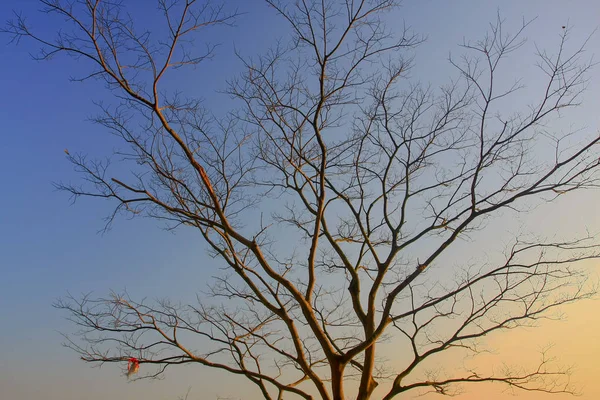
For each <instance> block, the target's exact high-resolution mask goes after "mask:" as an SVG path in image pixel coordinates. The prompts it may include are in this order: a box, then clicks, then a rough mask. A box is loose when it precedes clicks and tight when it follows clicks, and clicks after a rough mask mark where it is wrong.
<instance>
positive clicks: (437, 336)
mask: <svg viewBox="0 0 600 400" xmlns="http://www.w3.org/2000/svg"><path fill="white" fill-rule="evenodd" d="M266 2H267V3H268V4H269V5H270V6H271V7H272V9H274V10H275V12H276V13H277V15H278V16H279V18H283V19H284V20H285V21H286V22H287V26H288V28H289V32H290V40H288V41H286V40H282V41H280V42H278V44H277V45H276V46H274V47H273V48H272V49H271V50H270V51H269V52H267V53H265V54H262V55H258V56H254V57H250V58H246V57H244V56H242V55H239V60H240V63H241V64H242V65H243V67H244V72H243V73H242V74H241V75H240V76H238V77H236V78H233V79H232V80H231V81H230V82H229V83H228V89H227V94H229V95H230V96H231V97H232V98H233V99H234V100H236V101H237V104H238V105H239V107H237V108H236V109H235V110H233V111H232V112H231V113H229V114H228V115H226V116H225V117H216V116H214V114H213V113H211V111H210V110H207V109H206V108H204V107H203V106H202V103H201V102H200V101H199V100H196V99H193V98H192V99H190V98H184V97H183V96H181V95H177V94H176V93H175V92H173V91H170V90H169V89H170V88H169V87H168V86H167V85H164V84H163V81H164V76H165V74H167V73H168V72H169V71H171V70H176V69H178V68H183V67H186V66H193V65H196V64H198V63H201V62H202V61H203V60H205V59H207V58H208V57H211V56H212V54H213V50H214V48H213V47H210V46H208V47H202V48H200V46H197V45H195V42H194V38H195V37H197V36H198V35H201V34H202V32H204V30H205V29H209V28H211V27H213V26H218V25H230V24H232V23H233V22H234V21H235V19H236V18H238V17H239V15H238V14H237V12H235V11H233V12H232V11H229V9H228V8H227V7H225V6H221V5H216V4H213V3H210V2H204V1H194V0H186V1H176V0H159V1H158V2H157V3H158V6H159V11H160V13H161V15H162V21H163V23H164V25H163V26H162V27H161V28H160V29H161V30H160V31H161V32H162V33H164V35H163V36H162V37H160V38H158V37H157V35H156V34H154V33H153V32H150V31H139V30H138V28H137V25H136V24H135V23H134V18H133V17H132V16H131V15H130V14H128V13H127V9H126V7H125V2H119V1H101V0H80V1H66V0H65V1H63V0H41V1H40V3H42V4H43V5H44V6H45V7H46V8H45V11H46V12H48V13H49V14H58V15H59V16H60V17H61V18H62V19H63V20H66V22H65V23H66V24H67V27H68V28H67V29H64V30H61V31H60V32H59V33H58V35H57V36H56V38H54V39H49V38H46V37H44V36H38V35H37V34H36V30H35V29H34V28H30V27H29V26H28V25H27V24H26V22H25V20H24V19H23V18H22V17H20V16H17V17H16V18H15V19H14V20H13V21H9V23H8V25H7V26H6V27H5V29H4V30H5V32H8V33H10V34H12V37H13V38H14V39H15V40H17V41H18V40H20V39H29V40H33V41H35V42H37V43H39V44H40V45H41V46H42V51H41V53H40V54H39V58H40V59H48V58H50V57H52V56H54V55H55V54H59V53H66V54H68V55H71V56H73V57H75V58H76V59H78V60H80V61H86V62H87V63H88V64H86V65H90V66H91V69H90V70H89V74H87V75H85V76H81V77H77V78H76V79H78V80H86V79H101V80H104V82H106V86H107V88H108V89H109V90H111V91H112V93H113V94H114V96H115V98H116V99H117V100H118V103H117V104H116V105H113V106H102V107H101V112H100V114H99V115H98V117H97V118H96V119H95V122H97V123H98V124H101V125H102V126H104V127H105V128H106V129H107V131H109V132H111V133H112V134H114V135H116V136H117V137H118V138H119V139H120V140H121V143H122V148H121V149H120V150H119V151H118V152H117V154H116V156H118V159H119V160H121V162H122V163H124V165H125V166H128V167H129V170H130V171H131V174H128V175H123V176H119V175H114V174H113V170H112V169H111V168H110V164H109V163H108V162H105V161H97V160H93V159H90V158H88V157H86V156H84V155H79V154H72V153H70V152H69V151H66V153H67V157H68V159H69V161H70V162H72V163H73V164H74V165H75V167H76V169H77V170H78V171H79V172H81V174H82V176H83V184H82V185H71V184H59V185H58V187H59V188H60V189H62V190H65V191H67V192H69V193H71V194H72V195H73V196H74V197H75V198H77V197H81V196H87V197H98V198H103V199H109V200H111V201H112V202H113V204H115V209H114V213H113V214H112V215H110V216H109V218H108V221H107V225H110V223H111V222H112V221H113V219H114V218H115V216H117V215H118V214H119V213H121V212H123V213H131V214H135V215H145V216H151V217H153V218H156V219H159V220H164V221H166V222H167V223H168V225H169V227H171V228H176V227H179V226H181V225H184V226H187V227H192V228H195V229H197V230H198V231H199V232H200V233H201V235H202V237H203V238H204V242H205V244H206V245H207V247H208V248H209V251H210V252H211V254H212V255H214V256H215V257H216V259H218V260H220V262H222V263H225V265H226V266H227V269H226V270H227V272H226V274H225V275H224V276H222V277H220V278H216V279H215V281H214V282H213V283H212V286H211V289H210V290H211V294H212V295H213V296H212V297H213V298H212V299H210V300H209V299H204V298H199V299H198V303H197V304H191V305H182V304H179V303H174V302H169V301H159V302H156V303H148V302H137V301H135V300H133V299H131V298H129V297H128V296H127V295H126V294H117V293H114V294H112V295H111V296H109V297H107V298H99V299H97V298H91V297H89V296H84V297H83V298H69V299H65V300H61V301H59V302H58V304H57V306H58V307H59V308H63V309H65V310H67V311H68V312H69V315H70V318H71V319H72V321H73V322H74V323H75V324H76V325H77V326H78V327H79V328H80V330H79V331H78V333H77V335H76V337H73V338H70V339H69V346H70V347H72V348H73V349H74V350H75V351H76V352H78V353H79V354H80V355H81V357H82V358H83V359H84V360H85V361H88V362H93V363H106V362H112V363H126V362H127V359H128V358H129V357H132V356H133V357H136V358H137V360H139V364H140V365H141V370H142V371H146V373H148V375H147V376H159V375H160V374H162V373H163V372H164V371H165V370H166V368H167V367H170V366H174V365H178V364H187V363H196V364H200V365H203V366H206V367H211V368H216V369H220V370H223V372H224V373H230V374H234V375H239V376H241V377H245V378H246V379H248V380H249V381H250V382H252V383H253V384H254V385H256V387H257V388H258V390H259V392H260V393H261V394H262V396H263V397H264V398H265V399H283V398H286V399H287V398H304V399H316V398H319V399H323V400H343V399H346V398H356V399H357V400H366V399H369V398H374V395H373V393H374V390H375V389H376V388H377V387H378V385H380V384H381V386H380V387H379V389H378V391H380V393H382V394H381V398H384V399H386V400H387V399H392V398H404V397H402V396H403V395H404V394H405V393H412V392H413V391H414V390H425V391H427V390H429V391H434V392H438V393H441V394H451V393H452V392H453V388H455V387H456V385H458V384H464V383H469V382H502V383H505V384H507V385H510V386H512V387H515V388H520V389H524V390H535V391H547V392H551V393H554V392H571V391H572V390H573V388H572V387H571V386H569V384H568V381H567V380H564V379H563V378H564V376H565V374H566V373H567V372H568V370H564V369H560V368H555V367H554V365H553V364H552V363H550V362H549V359H548V358H547V357H544V358H543V359H542V361H541V363H540V364H539V366H538V368H537V369H534V370H531V371H512V370H506V371H503V372H502V373H501V374H498V375H485V374H483V373H481V372H479V371H476V370H467V371H460V369H458V370H457V371H456V374H454V375H449V376H437V375H434V374H426V375H423V374H422V373H421V372H419V371H420V370H419V368H420V367H421V366H422V365H423V364H424V363H426V362H427V361H429V360H430V359H434V358H435V357H436V355H438V354H440V353H441V352H444V351H446V350H449V349H452V348H461V349H463V350H464V351H465V352H467V353H474V354H476V353H477V352H478V351H479V348H478V346H477V344H478V343H479V340H481V339H482V338H483V337H484V336H486V335H487V334H489V333H492V332H495V331H503V330H507V329H511V328H514V327H517V326H522V325H529V324H533V323H535V322H536V321H537V320H539V319H541V318H546V317H548V316H550V315H551V313H550V312H551V311H552V310H553V309H555V308H556V307H559V306H561V305H564V304H568V303H572V302H574V301H577V300H580V299H583V298H587V297H589V296H591V295H592V294H593V293H594V288H590V287H588V286H586V275H585V274H584V273H583V272H581V270H579V269H577V268H575V267H574V266H573V264H575V263H576V262H578V261H582V260H585V259H589V258H596V257H598V247H597V242H596V240H595V239H594V238H593V237H591V236H590V237H584V238H574V239H573V240H570V241H564V242H556V241H554V242H544V241H532V242H526V241H524V240H522V239H519V238H517V239H515V242H514V245H513V246H512V247H510V248H509V249H508V251H507V252H506V254H505V258H504V260H503V261H502V262H500V263H498V264H497V265H496V264H495V265H484V266H477V268H471V269H465V270H464V271H462V272H458V271H457V272H455V276H456V278H455V279H454V280H453V281H452V282H444V283H443V284H439V282H438V284H435V285H434V284H432V279H433V278H432V277H431V276H430V275H428V274H427V273H426V272H427V271H428V270H429V269H431V268H433V266H437V267H439V268H445V269H448V268H451V266H450V265H445V264H443V261H444V254H445V252H446V250H447V249H448V248H450V247H452V246H453V245H454V244H455V243H456V242H457V240H458V239H459V238H462V237H465V235H468V233H469V232H473V231H475V230H478V229H482V228H484V227H485V223H484V222H485V220H486V217H488V216H491V215H494V214H496V213H498V212H500V211H502V210H515V211H516V210H518V209H519V207H522V206H524V205H527V204H529V203H528V202H529V201H530V200H529V199H538V200H539V199H542V200H545V201H552V200H553V199H554V198H556V197H557V196H559V195H562V194H565V193H567V192H570V191H575V190H580V189H585V188H595V187H597V186H598V178H599V174H598V172H599V169H598V167H599V158H598V141H599V140H600V137H599V136H598V134H597V133H595V134H592V135H587V136H585V137H583V138H580V137H578V138H577V139H578V140H577V141H576V144H575V145H573V144H572V142H571V143H570V146H565V145H564V143H565V140H566V138H565V137H561V136H559V135H555V136H552V135H549V134H547V133H546V134H545V136H544V135H542V133H541V131H540V129H539V127H540V126H543V125H544V124H547V123H549V122H550V121H551V120H552V118H554V116H555V115H556V114H557V113H559V112H563V111H565V112H566V111H568V109H569V108H572V107H574V106H577V105H578V104H579V101H580V97H581V94H582V92H583V90H584V89H585V84H586V80H587V73H588V71H589V69H590V68H591V67H592V65H591V63H590V62H587V61H586V59H585V58H584V54H583V53H584V46H582V47H576V48H574V49H573V48H572V47H571V46H569V45H568V41H567V39H568V36H569V29H568V28H565V29H563V30H562V33H561V35H560V38H559V42H558V48H557V50H556V51H554V52H552V53H547V52H545V51H543V50H541V49H540V50H538V53H537V59H538V66H539V69H540V71H541V72H540V73H541V74H542V75H543V78H544V80H545V85H544V86H543V87H541V88H540V90H539V95H538V97H537V98H532V99H530V103H529V107H528V108H525V109H523V110H522V111H521V112H518V113H509V114H507V113H503V112H502V110H501V109H500V107H499V106H498V105H499V104H502V102H505V101H506V100H507V99H511V98H513V97H514V96H520V93H521V92H520V89H521V84H520V83H519V82H518V81H517V83H515V85H514V86H512V87H508V88H499V87H497V82H498V79H499V77H501V76H502V74H503V73H504V71H505V70H507V69H510V65H507V62H506V59H507V57H508V56H510V55H511V53H513V52H515V51H517V50H518V49H519V48H520V47H521V46H522V45H523V44H524V39H523V37H524V36H523V35H524V31H525V30H526V28H527V25H528V23H526V22H524V23H523V25H522V26H521V28H520V29H518V30H517V31H516V32H515V33H513V34H507V33H506V32H505V31H503V21H502V20H501V19H500V18H498V20H497V21H495V22H494V23H492V24H491V25H490V29H489V32H488V34H487V35H486V36H485V37H484V38H483V39H482V40H479V41H476V42H465V43H464V44H463V45H462V49H463V50H464V56H463V57H461V58H457V59H454V58H453V59H450V65H451V66H452V67H453V68H454V70H455V71H456V79H455V80H453V81H451V82H449V83H448V84H447V85H445V86H442V87H440V88H432V87H425V86H423V85H421V84H418V83H415V82H411V81H409V80H408V79H407V74H408V71H410V69H411V67H412V64H413V61H412V58H411V54H412V53H411V51H412V49H413V48H415V47H416V46H418V45H419V44H420V43H421V42H422V40H423V38H422V37H420V36H418V35H416V34H413V33H411V32H410V30H408V29H403V30H400V31H397V30H395V29H391V27H390V26H387V25H386V23H385V17H386V15H387V14H386V13H388V12H389V11H390V10H393V9H395V8H396V7H397V6H398V4H397V2H396V1H395V0H352V1H351V0H345V1H335V2H334V1H325V0H321V1H318V0H299V1H295V2H286V1H276V0H266ZM540 140H543V141H545V143H546V148H548V146H547V144H548V143H551V144H552V146H553V149H552V153H551V154H550V153H548V154H545V155H541V154H540V150H539V148H536V146H537V145H538V143H539V141H540ZM119 169H120V170H123V168H122V167H121V168H119ZM415 249H419V251H416V250H415ZM196 338H201V339H203V340H202V343H209V344H207V345H206V346H205V347H202V348H195V347H194V346H195V345H194V343H196ZM382 340H393V341H395V343H396V342H397V343H398V348H399V349H401V350H402V352H403V353H402V357H403V363H402V365H400V367H399V368H396V366H395V365H394V367H392V366H389V365H386V364H385V363H384V362H383V361H382V359H381V357H380V354H378V352H377V350H378V343H380V342H381V341H382ZM151 366H154V367H156V368H155V369H152V368H149V367H151ZM150 370H152V372H147V371H150ZM352 382H354V383H352ZM349 388H352V389H349ZM382 388H383V389H382ZM345 389H346V391H345Z"/></svg>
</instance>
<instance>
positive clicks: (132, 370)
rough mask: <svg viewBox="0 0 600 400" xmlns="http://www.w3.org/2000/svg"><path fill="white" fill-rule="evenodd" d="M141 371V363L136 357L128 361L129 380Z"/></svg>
mask: <svg viewBox="0 0 600 400" xmlns="http://www.w3.org/2000/svg"><path fill="white" fill-rule="evenodd" d="M139 370H140V361H139V360H138V359H137V358H135V357H131V358H129V360H127V377H128V378H129V377H130V376H131V375H134V374H137V373H138V371H139Z"/></svg>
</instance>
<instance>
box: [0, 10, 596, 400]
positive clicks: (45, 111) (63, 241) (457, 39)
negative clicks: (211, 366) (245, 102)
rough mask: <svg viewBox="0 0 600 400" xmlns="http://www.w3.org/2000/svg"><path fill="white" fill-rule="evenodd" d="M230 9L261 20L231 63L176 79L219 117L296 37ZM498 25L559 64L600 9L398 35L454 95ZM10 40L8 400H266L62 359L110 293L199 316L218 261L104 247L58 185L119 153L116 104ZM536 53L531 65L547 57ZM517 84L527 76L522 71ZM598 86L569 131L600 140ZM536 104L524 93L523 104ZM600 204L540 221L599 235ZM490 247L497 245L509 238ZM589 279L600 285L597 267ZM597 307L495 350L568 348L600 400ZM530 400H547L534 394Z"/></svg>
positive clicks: (91, 217) (239, 43) (475, 15)
mask: <svg viewBox="0 0 600 400" xmlns="http://www.w3.org/2000/svg"><path fill="white" fill-rule="evenodd" d="M125 3H127V4H128V5H129V4H130V5H131V7H132V10H136V11H135V13H134V18H139V19H140V20H144V19H146V18H155V16H153V15H154V11H155V8H154V2H153V0H126V1H125ZM228 3H229V4H230V5H232V6H234V7H238V8H239V10H240V11H243V12H245V13H246V14H245V15H243V16H241V17H240V18H239V20H238V23H237V26H236V27H235V28H227V29H221V28H220V29H216V30H214V31H211V33H210V34H209V35H208V36H207V37H206V40H208V41H212V42H217V43H220V44H221V46H220V47H219V49H218V51H217V56H216V57H215V58H214V60H212V61H210V62H208V63H206V64H203V65H202V66H200V67H199V68H197V69H195V70H189V71H187V72H183V73H182V74H181V75H178V76H176V75H173V78H172V79H171V84H172V85H173V87H177V86H178V85H179V86H181V87H185V88H186V90H189V91H191V92H194V91H197V92H198V93H202V96H203V97H204V98H205V99H206V102H207V104H209V105H210V107H211V108H213V109H216V110H219V109H222V110H225V109H227V107H230V104H229V100H228V98H227V97H226V96H224V95H219V94H216V91H218V90H220V89H223V88H224V87H225V80H226V79H228V78H231V77H232V76H234V75H235V74H236V73H239V71H240V69H241V65H240V63H239V62H238V61H237V60H236V58H235V57H234V56H233V50H234V48H237V49H238V50H239V51H241V53H242V54H244V55H252V54H256V53H258V52H261V51H264V50H265V49H267V48H268V47H269V46H270V45H272V44H273V43H274V40H275V39H276V38H278V37H285V35H287V33H288V31H287V30H286V27H285V25H284V23H283V21H282V20H281V18H277V17H276V16H275V15H274V12H273V10H271V9H268V8H267V7H265V5H264V3H263V2H262V1H261V0H246V1H244V0H233V1H229V2H228ZM150 5H152V6H150ZM38 8H39V4H38V2H37V1H36V0H1V1H0V20H6V19H9V18H10V17H11V13H12V10H20V11H22V12H23V13H24V14H25V15H27V16H28V18H29V21H30V22H31V25H32V26H33V27H34V28H35V29H37V30H39V31H44V32H52V31H55V30H56V29H57V28H58V27H59V25H60V21H59V20H57V19H49V18H47V16H45V15H43V14H39V13H37V12H36V10H37V9H38ZM498 9H499V10H500V12H501V14H502V15H503V16H504V17H506V19H507V21H508V23H509V26H513V27H514V26H517V25H518V24H519V22H520V21H521V18H523V17H524V18H526V19H531V18H534V17H537V20H536V21H535V22H534V23H533V24H532V25H531V27H530V28H529V29H528V31H527V34H526V36H527V37H528V38H529V40H530V44H533V43H534V42H536V43H540V45H542V46H545V47H548V48H552V46H553V44H556V43H557V39H558V35H559V33H560V30H561V26H562V25H569V26H572V27H573V41H574V42H577V41H579V42H581V41H583V40H584V39H585V37H586V36H587V35H589V34H590V33H592V31H593V30H594V29H596V28H597V27H598V24H600V1H597V0H570V1H569V0H527V1H523V0H502V1H499V0H493V1H491V0H490V1H480V0H470V1H469V0H453V1H448V0H419V1H417V0H412V1H411V0H406V1H405V2H404V6H403V7H402V8H401V9H400V10H398V11H396V12H395V14H394V15H393V16H391V18H390V21H392V22H393V23H396V22H397V23H398V25H399V26H401V24H403V23H406V24H407V25H408V26H410V27H412V28H413V29H414V30H415V31H416V32H418V33H422V34H425V35H427V37H428V40H427V42H426V43H425V44H424V45H423V46H421V47H420V48H419V50H418V51H417V53H416V59H415V60H416V66H415V69H414V71H413V75H414V77H415V78H420V79H422V80H424V81H425V82H428V81H429V82H431V83H433V84H439V83H441V82H442V81H443V80H444V79H445V78H446V77H448V76H449V75H450V69H449V67H448V63H447V62H446V58H447V56H448V52H449V51H452V52H453V54H458V53H460V49H458V47H457V44H459V43H461V42H462V40H463V37H465V38H473V39H477V38H480V37H481V36H482V34H483V33H484V32H485V30H486V28H487V23H488V22H489V21H492V20H494V19H495V17H496V12H497V10H498ZM392 25H393V24H392ZM8 39H9V38H8V37H6V36H0V43H1V45H0V93H1V96H0V121H1V124H0V188H1V189H0V399H2V400H29V399H44V400H59V399H60V400H76V399H90V400H101V399H108V398H138V399H142V398H143V399H148V400H163V399H165V400H167V399H175V398H177V396H179V395H183V394H185V392H186V391H187V389H188V387H191V388H192V390H191V394H190V399H214V398H215V397H216V395H217V394H219V395H223V396H232V398H242V399H245V400H254V399H258V398H259V397H258V396H257V395H253V394H250V393H253V392H247V391H245V388H247V386H246V384H245V383H244V382H243V381H242V380H231V379H232V378H230V377H228V376H223V375H222V374H220V373H215V372H213V371H210V370H207V369H203V368H200V367H183V368H181V369H176V368H175V369H172V370H171V371H170V372H168V373H167V376H166V379H165V380H162V381H141V382H135V383H127V382H126V380H125V379H124V378H123V377H122V376H121V371H120V370H119V369H118V368H117V367H116V366H114V365H107V366H105V367H103V368H90V367H89V365H87V364H85V363H83V362H82V361H80V360H78V359H77V357H76V355H75V354H74V353H73V352H71V351H69V350H68V349H65V348H63V347H61V341H62V337H61V336H60V334H59V332H69V331H70V330H72V329H73V327H72V326H70V325H69V324H68V323H67V322H66V321H65V319H64V317H65V316H64V315H63V314H61V313H60V312H59V311H58V310H55V309H53V308H52V306H51V304H52V302H53V301H54V300H55V299H57V298H58V297H60V296H63V295H65V294H66V293H67V291H69V292H71V293H73V294H79V293H86V292H90V291H93V292H94V293H95V294H97V295H104V294H106V293H107V292H108V291H109V290H110V289H115V290H121V289H124V288H127V290H128V291H129V292H130V294H131V295H132V296H143V295H147V296H149V297H162V296H169V297H171V298H173V299H176V300H182V301H188V300H191V299H192V298H193V296H194V295H195V293H196V292H197V291H199V290H202V289H203V288H204V284H205V282H206V280H207V279H208V278H209V277H210V276H211V274H212V273H213V271H211V263H212V260H211V259H210V258H208V257H207V256H206V255H205V253H204V251H203V246H202V244H201V240H200V237H199V236H198V235H197V234H195V233H194V232H191V231H189V230H181V231H177V232H175V233H171V232H166V231H164V230H162V229H161V228H160V225H159V224H158V223H157V222H156V221H152V220H145V219H135V220H127V219H125V218H121V219H119V220H118V221H117V222H116V224H115V225H114V227H113V229H112V230H111V231H110V232H108V233H107V234H104V235H99V234H98V233H97V232H98V231H99V230H100V229H101V228H102V226H103V222H102V218H103V217H104V216H106V215H107V212H108V210H109V209H110V205H109V204H106V203H104V202H98V201H92V200H89V199H83V200H81V201H79V202H77V203H76V204H75V205H73V206H71V205H70V203H69V199H68V196H67V195H65V194H64V193H60V192H56V191H55V190H54V189H53V186H52V182H55V181H61V180H64V181H69V180H74V179H76V175H75V174H74V173H73V171H72V168H71V166H70V164H69V163H68V162H67V161H66V159H65V156H64V153H63V150H64V149H65V148H68V149H69V150H70V151H73V152H74V151H82V152H92V153H94V154H102V153H105V154H106V153H108V152H110V150H111V148H112V143H111V142H110V139H109V135H107V134H106V132H103V130H102V129H100V128H99V127H97V126H94V125H92V124H91V123H89V122H87V121H86V118H87V117H89V116H91V115H93V113H94V111H95V108H94V106H93V104H92V101H93V100H97V99H103V98H107V93H106V92H105V91H104V90H103V88H102V86H101V85H100V84H98V83H95V82H87V83H83V84H81V83H69V82H68V78H69V77H70V76H76V75H81V74H85V72H86V71H87V67H88V65H85V64H84V63H82V62H78V61H76V60H73V59H70V58H66V57H56V58H55V59H53V60H52V61H50V62H37V61H32V60H31V58H30V57H29V53H34V52H35V51H36V50H37V48H36V46H35V45H34V44H33V43H31V42H27V41H23V42H22V43H21V44H19V45H18V46H15V45H12V44H10V45H9V44H7V42H8ZM554 48H555V47H554ZM588 48H589V53H590V54H592V53H596V54H597V55H598V56H599V57H600V54H599V53H600V34H596V35H595V36H593V37H592V39H591V41H590V43H589V45H588ZM527 49H528V50H529V54H530V55H532V52H533V47H532V46H529V47H527ZM521 54H527V53H521ZM533 63H534V58H532V57H530V58H523V59H519V60H516V63H515V65H516V67H515V68H520V66H522V68H524V70H527V71H529V70H528V69H527V68H530V67H531V66H532V65H533ZM513 72H515V76H518V75H519V74H518V72H519V71H513ZM527 73H529V72H527ZM591 78H592V80H591V82H590V85H589V89H588V92H587V93H586V96H585V98H584V100H585V103H584V105H583V106H581V107H580V108H579V109H578V110H576V111H575V112H573V113H571V114H568V115H567V116H565V120H564V121H561V124H564V126H565V127H569V126H576V127H582V128H586V129H590V130H593V131H597V129H598V126H599V119H600V117H599V115H600V113H599V112H598V110H599V109H600V101H599V100H598V99H599V98H600V69H598V68H596V69H595V70H594V71H593V72H592V76H591ZM527 93H528V92H527V90H525V91H524V92H523V95H524V96H527ZM599 200H600V192H591V191H590V192H586V193H582V194H577V195H575V196H572V197H568V196H567V198H565V199H561V202H559V203H557V204H556V205H553V206H543V207H540V208H538V209H536V211H535V212H534V213H532V214H531V215H530V216H529V217H528V219H529V220H530V222H532V223H534V224H535V225H536V226H537V227H538V229H541V230H542V232H546V233H550V232H555V231H556V232H559V231H560V232H562V233H570V232H571V233H581V232H582V231H584V230H585V229H586V228H587V229H589V230H590V231H592V232H597V231H600V218H599V217H598V211H599V210H600V206H598V204H600V201H599ZM548 215H551V216H552V217H551V218H548ZM481 240H483V241H484V242H486V243H487V244H492V243H493V242H494V237H485V238H483V239H481ZM484 244H485V243H484ZM588 267H589V268H590V269H591V270H592V271H597V267H596V265H595V263H589V265H588ZM598 305H599V303H598V302H597V301H589V302H586V303H581V304H578V305H575V306H573V307H570V308H567V309H565V311H566V312H567V314H568V316H569V318H568V320H567V321H565V322H555V323H548V324H544V325H543V326H542V327H541V328H539V329H538V330H517V331H515V332H511V333H510V334H508V335H505V336H502V335H499V336H497V337H491V338H490V342H491V343H492V344H493V345H494V346H495V347H496V348H497V349H498V350H499V352H500V354H503V355H504V356H505V358H508V361H511V360H512V361H515V360H519V357H520V356H522V355H523V354H526V355H528V356H531V357H535V349H536V348H537V346H539V345H541V344H544V343H551V342H553V343H555V352H556V355H557V356H559V357H560V358H561V359H563V360H564V362H565V363H567V364H575V366H576V370H575V375H574V377H573V380H574V381H576V382H577V383H579V387H580V388H582V391H583V393H584V395H583V397H582V398H583V399H590V400H592V399H599V398H600V390H599V389H598V387H597V386H598V385H597V380H598V378H597V377H598V375H599V373H600V367H599V366H598V365H599V364H598V359H600V344H599V343H600V335H599V334H598V333H597V332H600V318H599V313H598ZM445 361H446V362H447V363H449V365H452V362H457V360H452V359H451V358H448V357H447V358H446V359H445ZM466 389H467V391H468V393H465V394H464V395H461V396H459V398H460V399H469V400H474V399H483V398H487V399H505V398H512V397H510V394H509V393H505V392H502V388H500V387H496V386H493V385H490V386H482V387H472V388H466ZM517 394H519V393H518V392H517ZM520 396H521V398H524V399H543V398H545V397H544V396H541V395H538V394H532V393H520ZM426 398H429V397H426ZM433 398H434V397H433ZM550 398H552V399H553V400H564V399H567V398H569V396H562V395H559V396H551V397H550Z"/></svg>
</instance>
